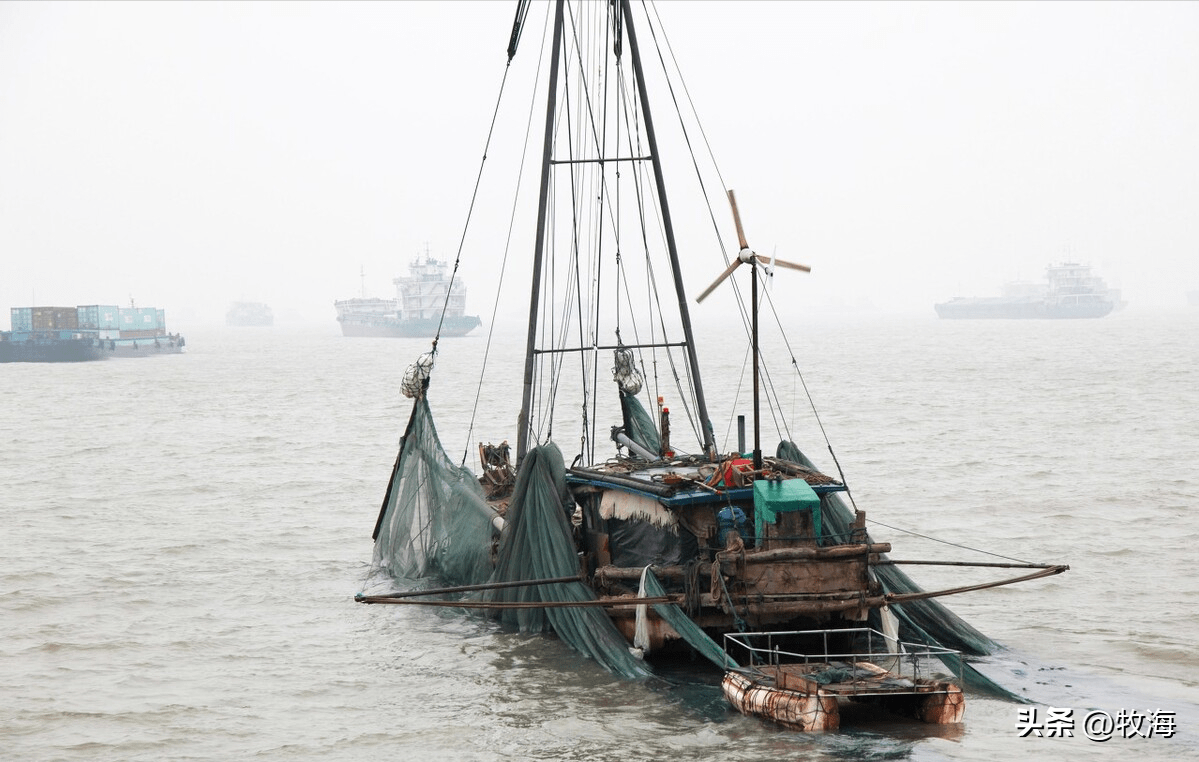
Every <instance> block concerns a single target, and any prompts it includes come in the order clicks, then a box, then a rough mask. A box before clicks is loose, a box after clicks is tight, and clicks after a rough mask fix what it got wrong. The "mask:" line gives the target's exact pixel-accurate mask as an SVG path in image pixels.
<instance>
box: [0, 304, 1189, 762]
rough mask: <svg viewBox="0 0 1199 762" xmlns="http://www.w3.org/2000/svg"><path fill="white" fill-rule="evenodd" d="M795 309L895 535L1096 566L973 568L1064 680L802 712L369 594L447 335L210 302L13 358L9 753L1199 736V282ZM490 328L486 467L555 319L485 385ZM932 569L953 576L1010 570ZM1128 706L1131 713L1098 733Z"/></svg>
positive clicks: (841, 438) (963, 755) (367, 753)
mask: <svg viewBox="0 0 1199 762" xmlns="http://www.w3.org/2000/svg"><path fill="white" fill-rule="evenodd" d="M789 332H790V335H791V338H790V342H791V344H790V345H789V346H788V345H782V344H779V343H777V342H776V343H773V344H769V345H768V346H767V351H768V352H769V355H770V358H771V362H772V368H773V370H772V371H771V374H770V381H771V382H772V384H773V387H774V389H775V391H776V392H777V395H778V400H779V404H780V405H781V406H782V407H783V408H784V410H783V412H785V413H787V414H788V415H792V414H794V415H795V417H796V419H797V420H803V419H805V418H807V420H808V422H807V423H804V424H800V425H797V426H796V428H795V429H794V430H792V431H791V435H792V437H793V438H794V439H795V440H796V442H797V443H798V444H799V445H800V446H801V447H802V448H803V449H804V450H805V452H807V453H808V454H809V455H810V456H811V457H812V458H813V459H814V460H816V462H817V463H818V464H820V465H821V466H822V467H824V468H825V469H826V470H829V471H830V472H833V473H836V472H837V468H838V466H839V468H840V470H841V472H842V473H843V474H844V477H845V478H846V480H847V481H848V483H849V485H850V487H851V490H852V495H853V498H854V502H855V504H856V505H857V507H858V508H860V509H862V510H865V511H866V512H867V517H868V520H869V522H870V523H869V527H870V531H871V534H872V536H873V537H874V538H875V539H877V540H881V541H886V542H891V543H892V544H893V546H894V548H895V550H894V552H893V553H892V556H893V557H894V558H902V559H917V560H919V559H945V558H952V559H966V560H976V561H977V560H984V561H1003V560H1004V559H1019V560H1022V561H1031V562H1042V563H1064V564H1069V565H1070V567H1071V568H1070V571H1069V572H1067V573H1065V574H1063V575H1060V576H1055V577H1051V578H1048V579H1043V580H1037V581H1033V582H1027V583H1023V584H1019V585H1014V586H1010V587H1001V588H996V589H992V590H985V591H980V592H976V593H969V594H965V595H960V596H955V597H952V598H949V599H945V602H946V603H947V604H948V605H949V606H950V608H951V609H952V610H954V611H955V612H957V613H958V614H960V615H961V616H963V617H964V618H965V619H966V620H968V621H970V622H971V623H972V624H974V625H975V626H976V627H978V628H979V629H980V630H982V631H983V632H984V633H986V634H988V635H989V636H991V637H992V638H994V639H996V640H997V641H999V642H1000V643H1002V644H1003V645H1004V646H1005V650H1003V651H1002V652H1000V653H999V654H997V655H995V656H994V657H991V658H989V659H986V660H983V661H982V662H980V663H979V666H980V668H981V669H983V670H984V671H985V672H986V673H987V674H989V675H990V676H991V677H993V678H994V679H995V680H997V681H998V682H1000V683H1001V684H1002V685H1004V686H1006V687H1007V688H1009V689H1011V690H1013V691H1015V692H1016V693H1018V694H1020V695H1022V696H1025V697H1027V698H1028V699H1029V700H1030V701H1032V702H1035V703H1032V704H1028V705H1018V704H1014V703H1011V702H1006V701H1000V700H997V699H991V698H987V697H985V696H979V695H974V694H971V695H968V705H967V710H966V717H965V722H964V723H963V724H962V725H960V726H952V727H930V726H923V725H915V724H895V723H885V722H883V723H879V722H875V723H870V722H867V723H866V724H865V725H862V726H858V727H856V728H854V727H849V726H847V727H846V728H845V729H843V730H842V731H839V732H832V733H823V734H812V735H803V734H797V733H793V732H790V731H785V730H781V729H779V728H776V727H772V726H770V725H767V724H765V723H762V722H760V721H758V720H755V719H751V718H747V717H743V716H741V715H739V714H737V713H736V712H734V711H733V710H731V709H730V708H729V707H728V706H727V704H726V703H725V701H724V699H723V697H722V696H721V694H720V692H719V689H718V688H717V687H715V686H713V685H711V684H710V683H705V682H702V681H693V680H688V679H686V678H685V677H681V676H680V675H667V676H666V677H667V679H660V680H651V681H643V682H631V681H625V680H621V679H618V678H615V677H613V676H612V675H609V674H608V673H606V672H604V671H603V670H602V669H600V668H599V667H597V666H596V665H595V664H594V663H593V662H589V661H587V660H585V659H583V658H581V657H579V656H578V655H576V654H575V653H573V652H572V651H570V650H569V649H568V648H567V647H566V646H565V645H563V644H562V643H561V642H559V641H557V640H555V639H553V638H549V637H543V636H528V635H521V634H516V633H511V632H505V631H502V630H500V629H497V628H496V627H494V626H492V625H490V624H487V623H484V622H480V621H478V620H476V619H472V618H467V617H463V616H462V615H460V614H457V613H447V612H443V611H440V610H435V609H427V608H421V607H416V606H363V605H360V604H356V603H354V600H353V596H354V594H355V593H356V592H358V591H359V590H361V589H362V588H363V586H364V584H366V580H367V577H368V574H369V572H370V562H371V553H372V543H371V539H370V534H371V530H372V528H373V526H374V522H375V519H376V517H377V515H378V507H379V504H380V502H381V499H382V496H383V492H384V489H385V487H386V482H387V479H388V477H389V475H390V472H391V467H392V463H393V461H394V459H395V455H396V449H397V443H398V440H399V437H400V435H401V434H402V432H403V428H404V424H405V422H406V419H407V415H408V410H409V409H410V408H409V403H408V401H407V400H405V399H404V398H403V397H402V396H401V395H400V392H399V388H400V379H401V377H402V374H403V371H404V369H405V367H406V366H407V365H408V364H409V363H411V362H412V361H413V360H415V359H416V357H417V356H418V355H419V354H420V353H421V352H422V351H426V350H427V349H428V342H427V341H425V340H402V339H347V338H343V337H341V336H339V335H337V333H336V328H335V327H325V326H314V327H311V328H287V327H284V326H279V327H276V328H273V329H232V328H228V329H227V328H211V329H207V330H205V329H197V330H191V331H187V338H188V352H187V353H186V354H184V355H180V356H170V357H158V358H149V359H145V360H123V361H119V360H110V361H106V362H97V363H82V364H74V365H50V364H9V365H3V366H0V400H2V401H0V434H2V435H3V441H4V443H5V444H4V457H3V460H2V461H0V477H2V478H0V498H2V499H0V514H2V515H0V527H2V529H0V532H2V537H3V540H2V548H3V550H2V554H0V759H4V760H47V761H50V760H81V761H83V760H86V761H88V762H96V761H100V760H114V761H115V760H120V761H121V762H129V761H131V760H226V759H260V760H321V761H322V762H334V761H336V760H362V759H390V760H407V759H413V760H417V759H421V760H424V759H429V760H501V759H539V760H619V761H620V762H629V761H630V760H713V759H728V760H759V759H760V760H778V759H797V760H798V759H803V760H849V759H911V760H987V761H988V762H991V761H992V760H996V759H1022V758H1034V759H1092V758H1095V759H1098V758H1104V759H1116V758H1120V759H1123V758H1127V757H1136V758H1138V759H1149V760H1152V759H1162V760H1166V759H1184V758H1196V757H1199V741H1197V740H1196V739H1197V737H1199V649H1197V648H1196V645H1195V644H1196V640H1197V637H1196V632H1197V630H1199V606H1197V602H1199V582H1197V581H1196V580H1197V577H1196V575H1195V573H1194V568H1193V567H1194V566H1195V564H1196V561H1197V560H1199V552H1197V549H1199V521H1197V520H1196V517H1195V511H1196V509H1197V507H1199V381H1197V379H1199V311H1192V312H1179V313H1172V314H1171V313H1160V314H1153V313H1147V314H1136V313H1134V312H1121V313H1117V314H1115V315H1112V316H1110V317H1108V318H1104V319H1102V320H1090V321H1087V320H1080V321H938V320H937V319H936V318H935V317H932V316H927V317H925V316H920V317H915V316H913V317H905V318H887V319H882V318H874V317H845V318H824V319H821V320H813V321H797V322H796V324H795V325H794V326H789ZM476 333H477V335H475V336H471V337H466V338H463V339H449V340H445V341H443V342H442V343H441V351H440V353H439V357H438V367H437V369H436V370H435V371H434V378H433V382H432V386H431V402H432V404H433V408H434V414H435V416H439V426H440V427H441V433H442V438H443V442H444V443H445V445H446V449H447V450H448V451H449V452H450V453H451V455H452V456H453V457H454V458H455V459H459V458H461V457H463V456H464V455H465V456H466V462H467V463H468V465H471V466H474V465H475V462H476V458H475V457H474V456H473V450H474V448H476V447H477V444H478V442H480V441H497V442H498V441H499V440H500V439H502V438H505V437H513V436H514V433H513V431H514V429H513V426H512V424H513V423H514V415H515V409H516V408H515V406H516V404H517V403H516V401H515V396H516V392H514V390H518V389H519V378H518V374H519V370H520V362H519V359H513V358H519V356H520V355H521V353H522V351H523V336H522V335H518V333H512V332H509V333H507V334H504V335H500V334H497V335H495V336H493V337H492V338H491V354H490V356H491V357H492V358H493V359H492V361H491V362H492V363H493V367H492V368H491V369H490V372H491V373H492V374H493V375H494V374H496V373H498V374H499V375H500V380H499V381H496V382H494V383H493V385H492V386H490V387H489V388H488V389H487V390H486V391H485V392H484V394H483V395H481V396H479V397H476V393H475V383H474V380H473V379H474V378H475V375H476V374H477V372H478V359H479V357H480V356H481V355H482V354H483V350H484V349H485V348H486V347H487V344H488V336H487V332H486V329H482V330H480V331H478V332H476ZM719 346H723V344H721V345H718V347H719ZM718 351H719V348H718V349H716V350H713V349H706V350H705V354H704V355H703V356H702V357H701V361H702V363H703V369H704V372H705V382H706V384H707V394H708V397H709V398H710V399H711V400H713V402H712V408H713V410H712V417H713V421H714V425H715V428H716V430H717V436H718V439H719V440H720V442H721V445H722V449H729V448H730V447H731V446H733V444H735V441H736V440H735V429H733V428H732V426H731V424H730V423H729V421H730V420H731V417H732V416H733V415H735V414H737V413H740V414H748V413H749V412H750V410H749V407H748V406H749V399H750V397H749V391H748V388H747V387H746V386H745V384H746V383H747V382H748V378H747V376H746V374H745V373H744V372H743V369H744V361H745V357H744V355H742V354H740V353H737V354H736V355H735V356H733V355H721V354H718ZM792 357H794V359H795V366H796V367H798V368H800V369H801V370H802V374H803V375H802V377H799V376H796V375H795V374H794V373H791V372H789V368H790V367H791V365H790V363H791V358H792ZM809 398H810V400H811V402H813V403H814V404H815V409H816V411H817V412H818V413H819V420H818V421H814V419H813V418H812V417H811V416H810V414H808V409H809V407H810V404H809ZM733 399H736V400H737V402H736V404H733V402H732V400H733ZM472 421H473V424H474V425H473V428H472V427H471V424H472ZM610 423H615V422H604V423H603V426H601V430H606V428H605V427H606V426H608V425H610ZM680 427H681V426H680V424H679V422H677V421H676V439H678V438H679V437H681V436H682V435H681V434H679V433H677V432H678V431H679V428H680ZM730 432H732V433H731V434H730ZM730 436H731V437H732V439H731V441H730ZM772 436H773V435H772ZM826 436H827V440H828V444H827V445H826V443H825V437H826ZM563 437H564V439H563V441H564V443H565V442H567V441H569V440H570V439H571V438H577V433H576V432H568V433H565V434H563ZM573 444H574V442H573V441H571V442H570V443H569V445H567V444H564V449H570V447H571V446H573ZM776 444H777V438H774V439H771V440H769V441H764V444H763V449H765V450H767V451H768V452H772V451H773V448H774V446H775V445H776ZM830 445H831V448H832V449H831V454H830V451H829V446H830ZM833 455H835V456H836V461H835V463H834V461H833V460H832V458H833ZM976 550H977V551H985V552H987V553H992V554H998V555H1000V556H1002V557H1003V558H997V557H995V556H987V555H979V554H977V553H975V552H974V551H976ZM906 569H907V571H909V573H911V574H912V576H913V577H915V578H916V579H917V581H919V582H920V583H921V584H922V585H923V586H924V587H926V588H929V589H932V588H936V587H953V586H957V585H960V584H968V583H970V582H973V581H978V580H979V579H980V577H979V576H978V575H979V574H980V573H981V572H980V570H970V569H963V568H956V567H955V568H945V567H925V568H922V567H906ZM984 571H985V570H984ZM998 571H999V576H1003V575H1008V576H1011V575H1014V574H1016V573H1019V572H1018V571H1014V570H998ZM982 578H988V577H986V576H985V574H984V575H983V577H982ZM989 578H994V577H993V576H992V577H989ZM682 674H685V673H682ZM1051 709H1052V710H1054V711H1055V712H1056V714H1055V716H1056V717H1058V718H1060V717H1062V716H1065V714H1066V713H1068V714H1069V716H1070V717H1071V718H1072V720H1073V727H1072V729H1069V728H1066V727H1065V725H1064V723H1062V722H1057V723H1056V724H1054V723H1050V725H1048V726H1046V725H1045V722H1044V721H1045V719H1046V718H1047V716H1048V713H1049V711H1050V710H1051ZM1030 710H1035V714H1029V711H1030ZM1096 713H1102V714H1105V715H1107V716H1109V717H1111V718H1112V721H1113V723H1116V722H1119V718H1121V717H1123V718H1125V721H1124V722H1123V723H1122V725H1121V726H1120V727H1113V730H1112V731H1111V732H1110V733H1108V734H1107V735H1108V736H1109V737H1110V738H1109V740H1106V741H1104V740H1091V739H1089V738H1088V737H1087V732H1088V731H1090V732H1092V733H1093V734H1094V729H1093V727H1092V726H1090V725H1088V726H1086V727H1085V728H1084V721H1085V720H1086V718H1087V717H1088V716H1090V715H1095V714H1096ZM1137 716H1143V717H1149V716H1156V717H1157V720H1156V722H1157V723H1158V726H1157V728H1156V731H1157V732H1156V733H1154V734H1153V735H1152V737H1145V735H1146V733H1147V732H1148V730H1149V728H1150V726H1149V725H1148V724H1146V723H1145V722H1144V721H1143V720H1142V721H1141V722H1140V723H1138V721H1137V720H1136V719H1135V718H1136V717H1137ZM1167 717H1173V719H1174V722H1173V725H1174V728H1175V730H1174V732H1173V733H1172V737H1166V736H1167V733H1166V730H1167V729H1168V728H1167V725H1166V724H1163V720H1164V719H1165V718H1167ZM1130 727H1131V728H1132V732H1131V733H1130V732H1129V729H1130ZM1067 730H1069V734H1068V733H1067ZM1100 731H1102V728H1100ZM1138 731H1140V732H1138ZM1098 735H1099V736H1102V735H1103V734H1102V732H1100V733H1099V734H1098Z"/></svg>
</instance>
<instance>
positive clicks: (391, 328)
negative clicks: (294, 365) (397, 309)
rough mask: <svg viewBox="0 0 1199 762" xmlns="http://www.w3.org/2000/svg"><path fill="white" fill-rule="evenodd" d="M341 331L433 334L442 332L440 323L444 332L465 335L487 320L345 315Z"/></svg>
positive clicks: (361, 334) (348, 333) (344, 333)
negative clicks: (410, 318) (409, 318)
mask: <svg viewBox="0 0 1199 762" xmlns="http://www.w3.org/2000/svg"><path fill="white" fill-rule="evenodd" d="M339 321H340V322H341V335H342V336H353V337H373V338H408V339H415V338H431V337H433V336H436V335H438V332H437V329H438V327H439V326H440V328H441V336H465V335H466V334H468V333H470V332H471V331H473V330H474V329H476V328H478V327H479V326H480V325H482V324H483V321H482V320H480V319H479V318H478V316H476V315H464V316H462V317H447V318H446V319H445V322H444V323H442V321H440V320H438V319H436V318H422V319H418V320H400V319H399V318H390V317H378V316H371V317H355V316H353V315H344V316H342V317H341V318H339Z"/></svg>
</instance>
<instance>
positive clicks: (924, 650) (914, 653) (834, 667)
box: [724, 627, 962, 696]
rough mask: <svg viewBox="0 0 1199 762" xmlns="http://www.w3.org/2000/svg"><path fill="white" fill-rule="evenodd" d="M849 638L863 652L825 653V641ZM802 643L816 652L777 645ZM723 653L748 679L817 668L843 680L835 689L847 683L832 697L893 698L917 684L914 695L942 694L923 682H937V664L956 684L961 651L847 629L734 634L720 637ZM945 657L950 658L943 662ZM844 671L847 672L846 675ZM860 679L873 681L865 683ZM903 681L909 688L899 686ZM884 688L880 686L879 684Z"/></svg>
mask: <svg viewBox="0 0 1199 762" xmlns="http://www.w3.org/2000/svg"><path fill="white" fill-rule="evenodd" d="M846 637H849V638H852V639H853V641H855V645H856V644H860V643H861V641H862V640H863V639H864V640H865V648H864V649H856V648H855V650H853V651H846V652H835V651H832V650H830V647H829V640H830V638H835V639H837V640H838V641H839V642H843V640H842V639H843V638H846ZM799 639H803V640H804V641H805V642H816V641H818V642H819V643H820V646H821V647H820V649H819V650H818V651H813V652H807V653H804V652H799V651H791V650H786V649H784V648H783V647H781V645H780V643H790V642H795V641H796V640H799ZM724 651H725V654H726V655H728V656H729V657H730V658H732V659H733V660H734V662H735V663H737V664H743V665H745V666H744V667H742V668H740V669H739V670H738V671H740V672H742V673H744V674H746V675H747V676H749V677H770V675H768V674H767V671H766V670H764V669H763V668H771V669H770V670H769V671H771V672H773V673H774V674H777V673H778V670H777V668H778V667H781V666H785V665H789V664H808V665H814V666H815V665H820V666H823V667H824V668H825V670H827V671H828V672H829V673H830V674H833V673H834V671H836V672H835V674H837V675H838V676H849V677H850V679H849V680H848V681H845V680H838V683H839V685H840V686H845V685H849V686H851V687H850V688H849V689H845V688H844V687H841V688H839V689H838V693H841V694H848V695H859V696H862V695H893V694H896V693H903V692H905V687H910V691H909V692H916V687H917V686H918V685H922V686H923V688H922V689H921V690H920V691H919V692H920V693H944V692H945V691H944V690H930V689H929V687H928V686H929V684H930V683H935V682H938V681H943V680H945V679H946V678H944V677H941V675H944V672H942V671H940V670H939V669H938V668H937V665H942V666H944V667H945V668H947V669H949V670H950V672H949V674H950V675H952V676H953V679H954V680H955V681H956V682H957V683H958V684H959V685H960V684H961V680H962V661H961V655H962V654H961V651H955V650H953V649H951V648H943V647H941V646H929V645H926V644H924V643H909V642H905V641H901V640H899V639H898V638H893V637H890V636H888V635H885V634H884V633H881V632H879V631H878V630H875V629H873V628H870V627H853V628H844V629H826V630H785V631H775V632H736V633H726V634H725V636H724ZM946 657H949V658H950V659H951V660H952V665H956V666H951V662H950V661H946ZM953 657H956V659H955V658H953ZM862 663H870V664H872V665H874V666H875V667H877V668H879V669H881V670H885V671H886V672H887V673H889V674H888V675H887V676H886V680H884V681H881V682H880V679H879V678H881V677H882V676H881V675H880V674H879V673H878V672H875V671H874V670H868V669H864V668H862V667H861V666H860V665H861V664H862ZM845 670H849V672H848V675H846V672H845ZM821 674H822V671H820V670H813V671H812V672H811V673H809V674H808V675H805V676H810V677H812V678H814V679H815V678H818V677H819V676H820V675H821ZM866 678H874V679H873V680H872V681H869V682H868V681H867V680H866ZM904 681H907V682H908V683H910V686H907V685H905V682H904ZM884 685H885V688H883V687H881V686H884Z"/></svg>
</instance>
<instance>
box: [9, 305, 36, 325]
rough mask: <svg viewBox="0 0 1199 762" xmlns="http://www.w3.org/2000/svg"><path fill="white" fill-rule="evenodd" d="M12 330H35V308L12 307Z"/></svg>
mask: <svg viewBox="0 0 1199 762" xmlns="http://www.w3.org/2000/svg"><path fill="white" fill-rule="evenodd" d="M11 314H12V329H13V330H14V331H32V330H33V308H32V307H12V308H11Z"/></svg>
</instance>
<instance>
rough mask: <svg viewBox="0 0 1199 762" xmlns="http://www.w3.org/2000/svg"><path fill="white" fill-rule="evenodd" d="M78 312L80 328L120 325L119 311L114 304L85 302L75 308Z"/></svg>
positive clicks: (117, 326)
mask: <svg viewBox="0 0 1199 762" xmlns="http://www.w3.org/2000/svg"><path fill="white" fill-rule="evenodd" d="M76 310H77V311H78V313H79V327H80V328H113V329H118V328H120V327H121V322H120V320H119V319H118V317H119V313H120V311H119V310H118V309H117V307H116V306H114V305H107V304H86V305H80V306H79V307H77V308H76Z"/></svg>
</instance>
